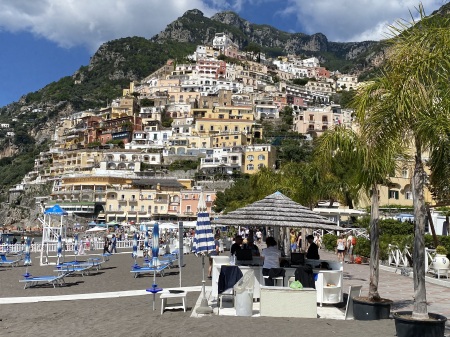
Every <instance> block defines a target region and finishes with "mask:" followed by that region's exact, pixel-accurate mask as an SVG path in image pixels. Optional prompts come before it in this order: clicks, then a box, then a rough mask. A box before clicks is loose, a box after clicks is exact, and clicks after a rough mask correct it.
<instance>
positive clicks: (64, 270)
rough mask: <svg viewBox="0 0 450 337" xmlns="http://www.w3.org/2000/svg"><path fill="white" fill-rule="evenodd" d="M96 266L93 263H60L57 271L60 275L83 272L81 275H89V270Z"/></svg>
mask: <svg viewBox="0 0 450 337" xmlns="http://www.w3.org/2000/svg"><path fill="white" fill-rule="evenodd" d="M92 268H94V265H93V264H82V263H79V264H75V263H73V264H60V265H57V266H56V269H55V272H57V273H58V275H62V274H65V275H66V276H68V275H73V274H81V276H84V275H89V271H90V270H91V269H92Z"/></svg>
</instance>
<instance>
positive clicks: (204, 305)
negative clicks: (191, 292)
mask: <svg viewBox="0 0 450 337" xmlns="http://www.w3.org/2000/svg"><path fill="white" fill-rule="evenodd" d="M202 273H203V279H202V293H203V298H202V302H201V303H200V306H199V307H198V308H197V310H195V312H196V313H197V314H203V315H206V314H212V312H213V310H212V308H211V307H210V306H208V300H207V299H206V291H205V254H202Z"/></svg>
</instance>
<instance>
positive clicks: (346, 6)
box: [0, 0, 444, 52]
mask: <svg viewBox="0 0 450 337" xmlns="http://www.w3.org/2000/svg"><path fill="white" fill-rule="evenodd" d="M442 1H444V0H428V1H424V4H425V9H427V10H428V11H429V12H430V13H431V11H432V10H434V9H436V8H438V7H439V6H441V5H442ZM267 4H270V8H271V10H272V11H273V8H274V6H278V8H279V10H278V11H275V12H273V13H270V14H272V15H271V16H272V17H273V21H272V22H266V23H268V24H272V25H274V22H279V21H280V20H283V21H285V22H292V28H289V31H291V32H293V31H296V32H303V33H307V34H313V33H316V32H321V33H324V34H325V35H326V36H327V37H328V38H329V39H330V40H331V41H361V40H367V39H375V40H378V39H381V38H384V37H385V36H383V33H385V32H386V31H387V30H386V27H387V24H390V23H392V22H393V21H394V20H395V19H398V18H408V9H409V10H412V11H414V7H415V6H417V4H418V0H388V1H380V0H313V1H312V0H285V1H279V0H164V1H162V0H0V30H6V31H10V32H20V31H27V32H31V33H33V34H35V35H36V36H39V37H44V38H46V39H48V40H51V41H53V42H55V43H57V44H58V45H59V46H61V47H66V48H70V47H72V46H80V45H82V46H86V47H87V48H88V49H89V50H90V51H91V52H94V51H95V50H96V49H97V48H98V47H99V45H100V44H102V43H103V42H105V41H109V40H112V39H117V38H121V37H127V36H143V37H146V38H150V37H152V36H154V35H155V34H157V33H159V32H160V31H162V30H163V29H164V28H165V27H166V26H167V24H169V23H170V22H172V21H173V20H175V19H176V18H177V17H179V16H181V15H183V13H184V12H186V11H187V10H190V9H194V8H197V9H199V10H201V11H202V12H203V13H204V14H205V16H207V17H210V16H212V15H213V14H214V13H216V12H217V11H220V10H234V11H236V12H237V13H239V12H241V11H242V12H243V13H245V12H252V13H254V14H255V13H256V15H258V13H261V14H262V13H265V12H264V11H265V10H266V11H267V9H266V7H267ZM266 14H267V13H266ZM266 17H267V16H266ZM244 18H245V17H244ZM245 19H247V20H249V21H252V20H251V18H245ZM260 23H261V22H260Z"/></svg>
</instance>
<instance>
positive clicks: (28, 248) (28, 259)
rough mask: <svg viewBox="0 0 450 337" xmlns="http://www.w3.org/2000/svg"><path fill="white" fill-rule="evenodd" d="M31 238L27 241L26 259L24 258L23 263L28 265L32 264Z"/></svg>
mask: <svg viewBox="0 0 450 337" xmlns="http://www.w3.org/2000/svg"><path fill="white" fill-rule="evenodd" d="M30 250H31V240H30V238H27V241H26V242H25V259H24V260H23V264H24V265H26V266H31V255H30Z"/></svg>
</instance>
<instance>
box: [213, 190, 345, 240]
mask: <svg viewBox="0 0 450 337" xmlns="http://www.w3.org/2000/svg"><path fill="white" fill-rule="evenodd" d="M212 224H213V225H222V226H257V227H263V226H270V227H280V228H309V229H324V230H339V227H338V226H336V224H335V223H334V222H332V221H330V220H328V219H327V218H325V217H323V216H321V215H319V214H317V213H316V212H314V211H312V210H310V209H309V208H306V207H304V206H302V205H300V204H299V203H296V202H295V201H293V200H292V199H290V198H288V197H287V196H285V195H284V194H282V193H280V192H275V193H273V194H271V195H268V196H267V197H265V198H264V199H262V200H259V201H256V202H254V203H252V204H250V205H247V206H245V207H241V208H239V209H237V210H235V211H232V212H230V213H228V214H226V215H222V216H220V217H219V218H218V219H215V220H213V221H212ZM285 246H286V245H285Z"/></svg>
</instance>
